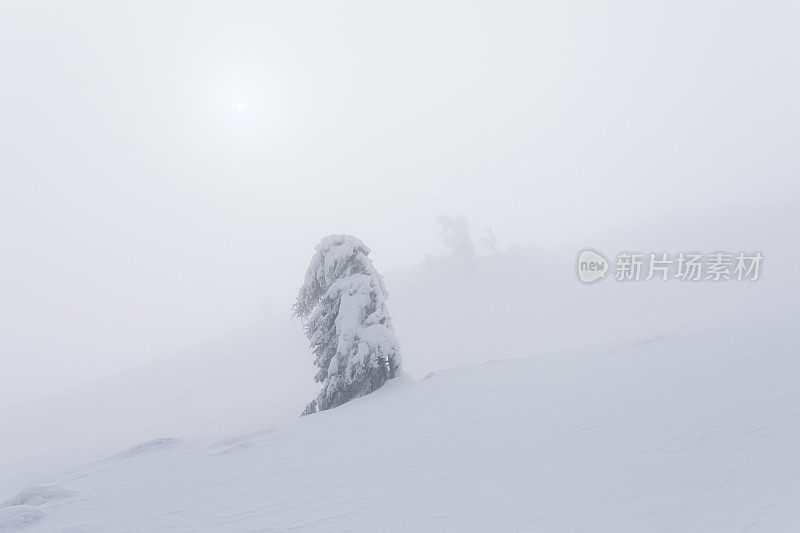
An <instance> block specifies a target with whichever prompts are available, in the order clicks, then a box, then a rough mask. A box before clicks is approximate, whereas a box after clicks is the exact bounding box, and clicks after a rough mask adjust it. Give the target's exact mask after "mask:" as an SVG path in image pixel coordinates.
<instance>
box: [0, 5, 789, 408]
mask: <svg viewBox="0 0 800 533" xmlns="http://www.w3.org/2000/svg"><path fill="white" fill-rule="evenodd" d="M645 4H647V5H645ZM798 27H800V8H798V4H796V3H792V2H759V3H755V2H753V3H749V5H744V3H735V2H734V3H731V2H688V1H687V2H675V1H670V2H657V3H653V2H647V3H643V2H590V1H586V2H430V1H424V2H395V3H392V4H389V3H385V2H367V1H363V2H321V1H319V2H290V1H283V2H277V1H276V2H256V1H238V2H237V1H224V2H223V1H219V2H131V3H117V2H113V3H112V2H60V1H59V2H38V1H30V0H23V1H15V0H4V2H2V4H0V239H1V241H2V242H1V245H2V260H0V289H2V301H1V302H0V364H2V365H3V367H5V368H6V369H7V370H6V372H5V378H2V377H0V381H2V380H3V379H5V383H2V386H1V387H0V388H3V389H4V391H6V393H8V391H13V394H24V393H26V391H27V392H30V391H32V390H49V388H52V387H55V386H56V384H57V385H59V386H61V385H64V384H65V383H70V382H71V380H73V379H85V378H87V377H91V376H93V375H99V374H100V373H102V372H106V371H111V370H114V369H116V368H120V367H122V366H126V365H129V364H132V363H133V362H135V361H137V360H139V359H142V358H146V357H151V356H154V355H158V354H162V353H167V352H169V351H170V350H174V349H177V348H180V347H183V346H186V345H187V344H190V343H193V342H199V341H201V340H203V339H206V338H208V337H210V336H213V335H215V334H218V333H222V332H225V331H227V330H230V329H232V328H235V327H237V326H239V325H242V324H245V323H247V322H248V321H251V320H253V319H255V318H256V317H257V316H259V314H261V313H262V312H263V310H264V309H265V308H269V309H270V310H271V312H274V313H281V314H283V313H285V310H286V309H287V308H288V306H289V305H290V303H291V298H292V296H293V295H294V294H295V292H296V290H297V288H298V286H299V283H300V280H301V279H302V275H303V272H304V270H305V267H306V263H307V261H308V259H309V258H310V255H311V252H312V250H313V246H314V245H315V244H316V242H317V241H318V240H319V238H320V237H321V236H323V235H326V234H330V233H352V234H355V235H357V236H359V237H360V238H362V239H363V240H364V241H365V242H367V243H368V244H369V245H371V246H372V247H373V250H374V255H375V257H376V261H377V262H378V264H379V266H382V267H384V268H388V267H390V266H392V265H406V264H413V263H415V262H417V261H419V260H420V259H422V257H423V256H424V254H426V253H438V252H440V251H441V250H440V248H439V245H438V243H437V242H436V236H435V232H434V230H435V221H434V217H435V216H436V215H437V214H440V213H447V214H464V215H467V216H468V217H470V220H471V223H472V225H473V228H480V227H481V226H484V225H492V226H493V227H494V228H495V229H496V231H497V233H498V234H499V235H500V236H501V238H503V239H504V240H505V241H507V242H514V243H517V244H519V245H529V244H535V245H544V246H547V245H554V244H559V243H564V242H574V241H580V242H585V241H586V240H587V239H590V238H591V237H592V236H593V235H595V234H596V233H597V232H603V231H613V230H614V229H615V228H624V227H630V226H632V225H639V224H642V223H644V221H647V220H654V219H659V218H661V217H664V216H668V215H669V214H670V213H674V212H676V211H681V212H683V211H687V212H693V213H706V214H708V213H713V212H714V211H715V210H729V209H735V208H737V207H739V206H758V205H767V204H769V203H771V202H789V203H791V202H796V201H797V200H798V199H799V198H800V184H799V183H798V180H797V176H798V170H800V161H798V157H800V156H798V150H797V147H798V146H799V145H800V142H799V141H800V138H799V137H800V135H799V134H798V131H799V129H798V126H799V125H800V120H798V119H799V118H800V117H799V116H798V115H799V114H800V105H798V97H797V95H798V94H800V54H798V53H797V51H798V50H800V33H799V32H798V31H797V28H798ZM238 103H242V104H244V109H242V110H241V111H239V110H237V104H238ZM0 400H2V398H0Z"/></svg>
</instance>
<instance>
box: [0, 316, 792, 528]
mask: <svg viewBox="0 0 800 533" xmlns="http://www.w3.org/2000/svg"><path fill="white" fill-rule="evenodd" d="M799 350H800V331H799V330H798V328H797V326H796V325H786V324H784V325H781V324H774V325H772V326H769V327H767V329H764V328H760V327H759V328H750V329H748V328H735V329H722V330H718V331H705V332H696V333H691V334H682V335H668V336H657V337H652V338H644V339H640V340H637V341H626V342H617V343H608V344H605V345H601V346H596V347H592V348H586V349H579V350H569V351H563V352H556V353H551V354H545V355H541V356H535V357H528V358H523V359H517V360H501V361H493V362H490V363H486V364H483V365H479V366H474V367H469V368H462V369H456V370H447V371H441V372H436V373H433V374H431V375H430V376H428V377H426V378H425V379H422V380H420V381H416V382H415V381H413V380H412V379H410V378H408V377H404V378H400V379H396V380H392V381H390V382H389V383H387V384H386V385H385V386H384V387H383V388H382V389H380V390H378V391H376V392H375V393H373V394H371V395H369V396H366V397H363V398H360V399H358V400H355V401H353V402H349V403H348V404H346V405H344V406H341V407H339V408H337V409H335V410H331V411H326V412H322V413H318V414H316V415H314V416H310V417H304V418H302V419H294V420H291V421H289V422H284V423H282V424H281V425H280V426H276V427H266V428H260V429H259V430H257V431H248V432H243V433H240V434H234V435H230V434H229V435H224V436H218V437H217V438H199V439H196V440H191V441H186V442H183V443H180V442H178V441H175V440H173V439H160V440H158V441H150V442H147V443H145V444H143V445H140V446H136V447H134V448H132V449H131V450H129V451H127V452H124V453H122V454H119V455H118V456H117V458H118V459H117V460H113V461H109V460H104V461H99V462H95V463H91V464H86V465H83V466H79V467H78V468H75V469H74V470H72V471H70V472H67V473H64V474H59V475H54V476H52V477H51V478H50V479H49V480H48V483H49V486H48V488H45V489H28V490H26V491H23V492H21V493H20V494H19V495H18V496H16V497H13V498H12V499H11V500H9V501H8V502H6V503H4V504H3V505H4V507H3V508H2V512H0V524H2V525H3V527H5V528H11V529H14V528H17V527H22V526H25V530H26V531H63V530H70V531H72V529H69V528H76V530H80V531H111V530H130V531H148V530H149V531H153V530H168V529H178V528H185V529H191V530H204V529H223V530H230V531H247V530H267V531H288V530H305V531H344V530H351V529H352V530H359V531H385V530H393V531H413V530H448V531H487V530H495V531H504V530H506V531H513V530H553V529H559V530H563V529H579V530H592V531H597V530H618V531H619V530H625V531H637V530H638V531H645V530H660V531H665V530H674V531H689V530H692V531H735V530H744V529H746V528H749V529H751V530H762V531H777V530H783V529H787V528H789V527H790V526H795V527H796V526H797V525H798V524H800V509H798V507H797V505H796V502H797V497H798V496H800V460H799V459H798V452H797V449H796V448H797V442H798V438H800V393H798V388H797V382H798V379H800V359H798V357H797V355H798V351H799ZM387 413H391V416H387ZM54 487H56V488H54Z"/></svg>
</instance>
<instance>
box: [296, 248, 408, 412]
mask: <svg viewBox="0 0 800 533" xmlns="http://www.w3.org/2000/svg"><path fill="white" fill-rule="evenodd" d="M369 252H370V250H369V248H367V246H365V245H364V243H363V242H361V241H360V240H359V239H357V238H355V237H352V236H350V235H330V236H328V237H325V238H323V239H322V241H321V242H320V243H319V244H318V245H317V247H316V252H315V253H314V256H313V257H312V258H311V265H310V266H309V267H308V270H307V271H306V277H305V283H303V286H302V287H301V288H300V292H299V294H298V295H297V301H296V302H295V304H294V305H293V307H292V311H293V315H294V316H297V317H300V318H301V320H303V325H304V328H305V333H306V336H307V337H308V339H309V341H310V345H311V349H312V352H313V354H314V364H315V365H316V366H317V367H318V368H319V370H318V371H317V374H316V375H315V376H314V380H315V381H317V382H319V383H322V391H320V393H319V395H318V396H317V398H316V399H314V400H312V401H311V403H309V404H308V406H306V408H305V410H304V411H303V415H307V414H311V413H315V412H317V411H324V410H326V409H331V408H333V407H336V406H338V405H341V404H343V403H345V402H347V401H350V400H352V399H354V398H358V397H359V396H363V395H365V394H369V393H370V392H372V391H374V390H376V389H378V388H380V387H381V386H382V385H383V384H384V383H385V382H386V381H387V380H389V379H392V378H393V377H395V375H396V374H397V372H398V371H399V370H400V369H401V366H402V361H401V359H400V347H399V344H398V342H397V338H396V337H395V334H394V328H393V327H392V322H391V319H390V317H389V312H388V309H387V307H386V299H387V296H388V295H387V292H386V288H385V286H384V283H383V277H382V276H381V275H380V274H379V273H378V272H377V271H376V270H375V267H374V266H373V264H372V260H371V259H370V258H369V257H368V255H369Z"/></svg>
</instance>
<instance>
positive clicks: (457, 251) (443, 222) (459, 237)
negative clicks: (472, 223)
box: [436, 215, 475, 258]
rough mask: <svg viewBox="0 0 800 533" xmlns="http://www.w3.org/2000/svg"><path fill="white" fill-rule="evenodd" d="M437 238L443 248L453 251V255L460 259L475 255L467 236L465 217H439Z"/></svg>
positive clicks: (467, 225) (467, 229) (469, 238)
mask: <svg viewBox="0 0 800 533" xmlns="http://www.w3.org/2000/svg"><path fill="white" fill-rule="evenodd" d="M436 220H437V221H438V222H439V227H440V229H439V238H440V239H442V242H443V243H444V245H445V246H447V247H448V248H450V249H451V250H453V254H454V255H455V256H457V257H461V258H469V257H472V256H473V255H474V254H475V249H474V248H473V247H472V238H471V237H470V235H469V221H468V220H467V217H464V216H457V217H450V216H447V215H439V216H437V217H436Z"/></svg>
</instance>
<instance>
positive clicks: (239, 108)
mask: <svg viewBox="0 0 800 533" xmlns="http://www.w3.org/2000/svg"><path fill="white" fill-rule="evenodd" d="M245 107H246V106H245V105H244V102H236V111H239V112H242V111H244V108H245Z"/></svg>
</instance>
